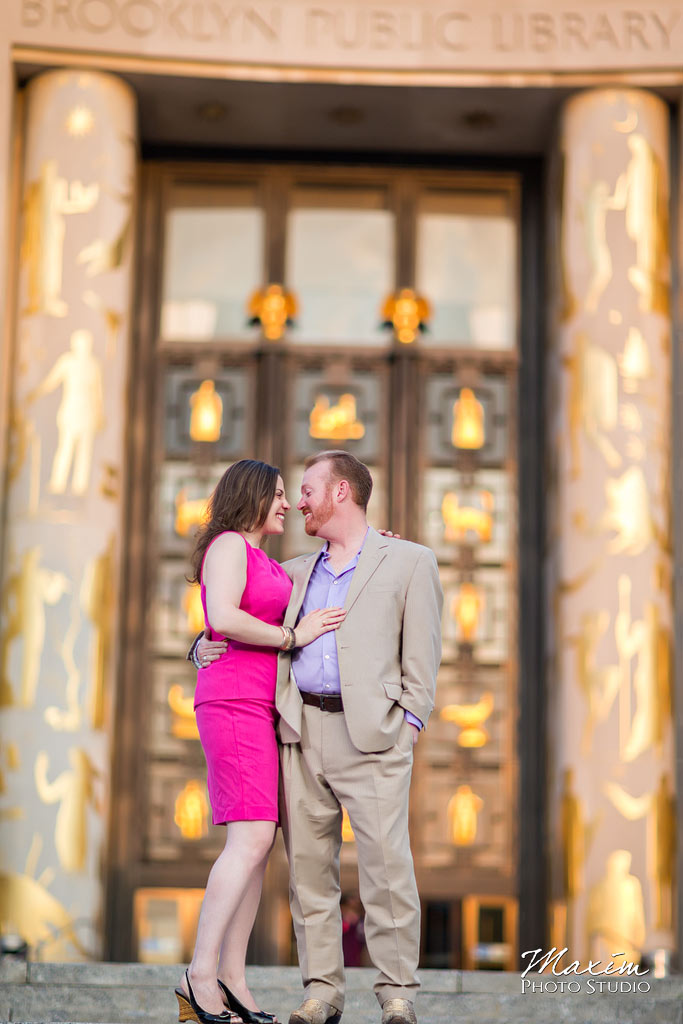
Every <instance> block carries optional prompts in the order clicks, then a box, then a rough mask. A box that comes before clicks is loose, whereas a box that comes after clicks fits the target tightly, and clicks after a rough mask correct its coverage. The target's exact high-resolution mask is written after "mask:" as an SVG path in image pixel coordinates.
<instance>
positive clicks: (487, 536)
mask: <svg viewBox="0 0 683 1024" xmlns="http://www.w3.org/2000/svg"><path fill="white" fill-rule="evenodd" d="M479 501H480V504H481V507H480V508H476V507H475V506H473V505H461V504H460V499H459V497H458V495H457V494H454V493H453V491H448V493H447V494H445V495H444V499H443V501H442V502H441V515H442V517H443V521H444V524H445V527H446V529H445V531H444V538H445V540H447V541H453V542H455V543H456V544H462V543H464V542H465V540H466V539H467V534H474V535H475V537H476V539H477V540H479V541H480V542H481V543H482V544H487V543H488V542H489V541H490V540H491V531H492V528H493V495H492V494H491V492H490V491H480V492H479Z"/></svg>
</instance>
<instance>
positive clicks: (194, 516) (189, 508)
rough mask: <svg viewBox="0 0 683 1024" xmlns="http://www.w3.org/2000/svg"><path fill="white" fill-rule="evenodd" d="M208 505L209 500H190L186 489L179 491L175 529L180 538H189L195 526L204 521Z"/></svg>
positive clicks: (176, 501) (176, 500)
mask: <svg viewBox="0 0 683 1024" xmlns="http://www.w3.org/2000/svg"><path fill="white" fill-rule="evenodd" d="M208 504H209V499H208V498H188V496H187V488H186V487H183V488H182V490H180V491H178V493H177V494H176V497H175V509H176V517H175V527H174V528H175V532H176V533H177V534H178V536H179V537H187V536H188V534H189V532H190V530H191V529H192V527H193V526H199V524H200V523H202V522H203V521H204V519H205V517H206V510H207V507H208Z"/></svg>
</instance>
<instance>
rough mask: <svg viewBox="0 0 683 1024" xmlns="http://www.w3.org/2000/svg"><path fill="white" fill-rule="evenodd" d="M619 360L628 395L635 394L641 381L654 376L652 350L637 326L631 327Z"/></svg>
mask: <svg viewBox="0 0 683 1024" xmlns="http://www.w3.org/2000/svg"><path fill="white" fill-rule="evenodd" d="M618 360H619V369H620V371H621V376H622V378H623V381H624V391H625V392H626V394H627V395H634V394H636V392H637V391H638V389H639V387H640V385H641V383H643V382H644V381H646V380H648V379H649V378H650V377H652V362H651V361H650V352H649V349H648V347H647V343H646V341H645V338H644V337H643V335H642V332H641V331H640V330H639V329H638V328H637V327H630V328H629V331H628V336H627V338H626V343H625V345H624V351H623V352H622V354H621V355H620V356H619V357H618Z"/></svg>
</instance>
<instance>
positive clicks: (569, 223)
mask: <svg viewBox="0 0 683 1024" xmlns="http://www.w3.org/2000/svg"><path fill="white" fill-rule="evenodd" d="M668 120H669V114H668V110H667V107H666V104H665V103H663V102H662V101H661V100H660V99H658V98H657V97H655V96H653V95H650V94H649V93H647V92H643V91H639V90H631V89H614V90H596V91H590V92H585V93H582V94H580V95H577V96H574V97H573V98H572V99H570V100H569V101H568V102H567V104H566V106H565V108H564V112H563V116H562V119H561V131H560V152H559V153H558V155H557V167H556V175H555V181H554V182H551V187H550V194H551V195H556V196H557V199H558V209H557V210H556V211H555V217H554V224H553V227H554V229H555V236H556V245H555V246H553V249H554V251H557V255H558V266H557V273H556V281H555V282H554V295H553V307H554V314H555V320H554V330H553V339H552V345H551V349H550V353H549V358H548V385H549V387H548V409H547V426H548V431H547V437H548V443H549V451H548V478H549V481H550V485H551V486H550V495H549V509H548V510H549V515H548V522H549V536H548V566H547V568H548V573H547V579H548V586H549V594H548V597H549V600H548V608H549V610H550V616H549V617H550V629H549V645H548V655H549V656H548V677H547V685H548V695H549V697H548V707H549V742H548V757H549V761H550V763H549V779H550V786H551V792H550V802H549V806H550V814H551V817H552V821H551V826H552V827H551V835H552V837H553V839H552V850H551V858H550V863H551V884H552V906H551V915H552V918H553V919H554V921H555V924H556V927H555V930H554V932H553V942H556V943H560V944H561V945H565V944H566V945H567V946H568V947H569V950H570V954H571V957H572V959H574V958H577V959H581V960H582V961H584V962H586V961H587V959H588V958H589V957H591V958H593V959H594V960H595V959H602V960H604V959H605V958H607V959H609V958H610V957H611V956H612V955H613V954H615V953H623V957H622V958H621V959H626V960H630V961H637V960H639V959H640V957H641V956H642V955H644V954H652V953H653V952H654V951H655V950H657V949H669V950H671V949H673V947H674V934H673V915H672V909H673V904H674V887H675V884H676V880H675V877H674V871H673V853H672V849H673V833H674V828H673V825H674V820H675V799H674V794H673V786H674V749H673V734H672V702H671V679H670V666H671V647H672V637H671V624H672V595H671V573H672V550H671V524H670V513H669V508H670V502H671V459H672V444H671V432H672V420H671V398H670V395H671V322H670V281H671V270H670V257H669V238H668V230H667V209H668V201H669V137H668ZM557 922H562V926H561V928H559V926H558V925H557ZM558 928H559V930H558ZM559 931H562V933H563V934H559ZM615 959H617V960H619V959H620V958H619V957H617V958H615Z"/></svg>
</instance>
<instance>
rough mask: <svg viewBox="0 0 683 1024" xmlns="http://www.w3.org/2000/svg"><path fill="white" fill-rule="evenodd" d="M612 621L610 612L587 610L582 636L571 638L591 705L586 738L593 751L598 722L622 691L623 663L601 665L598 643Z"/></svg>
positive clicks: (581, 683) (586, 745) (585, 744)
mask: <svg viewBox="0 0 683 1024" xmlns="http://www.w3.org/2000/svg"><path fill="white" fill-rule="evenodd" d="M609 623H610V615H609V612H608V611H604V610H603V611H600V612H584V614H583V615H582V616H581V628H580V632H579V634H578V636H573V637H568V638H567V640H568V642H569V643H571V644H572V645H573V646H574V647H575V648H576V668H577V677H578V682H579V686H580V688H581V690H582V692H583V695H584V697H585V698H586V702H587V704H588V714H587V716H586V722H585V725H584V730H583V739H582V750H583V752H584V753H588V751H589V750H590V747H591V743H592V740H593V732H594V730H595V727H596V725H598V723H599V722H603V721H604V720H605V719H606V718H607V716H608V715H609V713H610V710H611V708H612V705H613V704H614V700H615V698H616V696H617V694H618V693H619V684H620V680H621V672H620V669H619V666H618V665H604V666H598V664H597V650H598V646H599V644H600V641H601V639H602V637H603V636H604V635H605V633H606V632H607V630H608V628H609Z"/></svg>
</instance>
